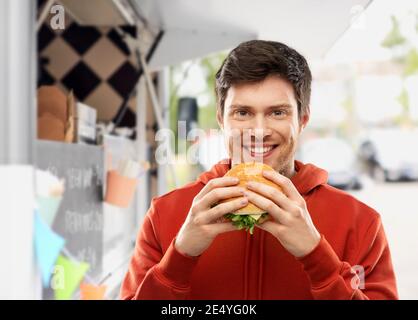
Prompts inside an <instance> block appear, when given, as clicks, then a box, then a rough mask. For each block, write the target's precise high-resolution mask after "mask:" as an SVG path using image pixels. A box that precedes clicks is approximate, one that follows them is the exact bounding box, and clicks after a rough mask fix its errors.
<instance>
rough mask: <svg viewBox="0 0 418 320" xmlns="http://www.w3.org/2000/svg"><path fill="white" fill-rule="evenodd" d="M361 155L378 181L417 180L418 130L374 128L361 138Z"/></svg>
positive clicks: (370, 172)
mask: <svg viewBox="0 0 418 320" xmlns="http://www.w3.org/2000/svg"><path fill="white" fill-rule="evenodd" d="M360 158H361V159H362V161H363V162H364V163H365V166H366V168H367V170H368V172H369V174H370V175H371V176H372V177H373V178H374V179H375V180H377V181H381V182H383V181H400V180H418V130H413V131H411V130H400V129H381V130H374V131H372V132H370V134H369V136H368V137H367V139H365V140H364V141H363V142H362V144H361V146H360Z"/></svg>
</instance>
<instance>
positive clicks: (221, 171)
mask: <svg viewBox="0 0 418 320" xmlns="http://www.w3.org/2000/svg"><path fill="white" fill-rule="evenodd" d="M230 168H231V159H230V158H228V159H223V160H221V161H219V162H218V163H217V164H215V165H214V166H213V167H212V168H211V169H210V170H209V171H206V172H203V173H202V174H201V175H200V176H199V178H198V180H199V181H201V182H202V183H203V184H207V183H208V182H209V180H212V179H214V178H219V177H223V176H224V175H225V173H227V172H228V170H229V169H230ZM295 171H296V173H295V175H294V176H293V177H292V178H291V179H290V180H291V181H292V182H293V184H294V185H295V187H296V189H297V190H298V191H299V193H300V194H301V195H306V194H307V193H309V192H310V191H311V190H313V189H315V188H316V187H317V186H319V185H321V184H326V183H327V180H328V173H327V172H326V171H325V170H324V169H321V168H318V167H317V166H315V165H313V164H311V163H308V164H304V163H302V162H300V161H298V160H295Z"/></svg>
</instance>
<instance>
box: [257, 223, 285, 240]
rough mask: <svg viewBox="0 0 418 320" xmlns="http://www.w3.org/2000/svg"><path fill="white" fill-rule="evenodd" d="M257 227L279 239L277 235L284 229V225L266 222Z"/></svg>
mask: <svg viewBox="0 0 418 320" xmlns="http://www.w3.org/2000/svg"><path fill="white" fill-rule="evenodd" d="M255 226H256V227H257V228H260V229H262V230H264V231H267V232H268V233H270V234H272V235H273V236H275V237H278V234H277V233H278V231H279V230H280V228H281V227H283V226H282V225H278V224H277V222H274V221H265V222H263V223H260V224H256V225H255Z"/></svg>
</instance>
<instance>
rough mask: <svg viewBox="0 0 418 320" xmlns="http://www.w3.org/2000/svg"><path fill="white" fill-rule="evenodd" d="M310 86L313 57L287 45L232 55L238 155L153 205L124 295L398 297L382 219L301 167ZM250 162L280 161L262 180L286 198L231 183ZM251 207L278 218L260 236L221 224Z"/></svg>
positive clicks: (223, 86) (221, 109)
mask: <svg viewBox="0 0 418 320" xmlns="http://www.w3.org/2000/svg"><path fill="white" fill-rule="evenodd" d="M311 80H312V79H311V73H310V70H309V67H308V64H307V62H306V60H305V59H304V58H303V56H301V55H300V54H299V53H298V52H296V51H295V50H293V49H291V48H289V47H288V46H286V45H284V44H282V43H278V42H271V41H261V40H254V41H249V42H245V43H242V44H241V45H239V46H238V47H237V48H235V49H234V50H232V51H231V53H230V54H229V55H228V57H227V58H226V59H225V61H224V63H223V65H222V66H221V68H220V70H219V71H218V73H217V75H216V95H217V100H218V106H217V108H218V109H217V119H218V123H219V125H220V127H221V128H222V130H223V132H224V136H225V139H226V142H227V145H228V146H229V155H230V158H229V159H226V160H224V161H221V162H219V163H218V164H216V165H215V166H214V167H213V168H212V169H211V170H210V171H208V172H205V173H203V174H201V175H200V177H199V178H198V180H197V181H195V182H193V183H190V184H188V185H186V186H184V187H182V188H179V189H176V190H174V191H172V192H170V193H167V194H165V195H163V196H161V197H157V198H154V199H153V201H152V205H151V208H150V209H149V211H148V213H147V215H146V217H145V220H144V223H143V225H142V227H141V230H140V232H139V234H138V238H137V243H136V247H135V251H134V255H133V257H132V260H131V263H130V266H129V270H128V272H127V274H126V277H125V279H124V282H123V284H122V289H121V298H122V299H397V290H396V281H395V276H394V272H393V267H392V262H391V255H390V251H389V247H388V243H387V240H386V236H385V233H384V230H383V226H382V223H381V219H380V216H379V214H378V213H377V212H376V211H374V210H373V209H372V208H370V207H368V206H367V205H365V204H363V203H362V202H360V201H358V200H356V199H355V198H353V197H352V196H350V195H348V194H346V193H344V192H342V191H340V190H337V189H335V188H333V187H331V186H329V185H327V172H326V171H324V170H322V169H320V168H317V167H315V166H314V165H312V164H303V163H301V162H299V161H297V160H295V152H296V147H297V144H298V140H299V136H300V134H301V132H302V131H303V129H304V127H305V126H306V125H307V124H308V121H309V115H310V110H309V101H310V91H311ZM249 161H257V162H264V163H265V164H267V165H269V166H271V167H272V168H273V169H274V170H273V171H271V172H268V171H265V172H263V175H264V177H265V178H266V179H268V180H270V181H272V182H273V183H275V184H277V185H278V186H279V187H280V188H281V190H282V191H283V192H278V191H277V189H276V188H273V187H271V186H268V185H266V184H260V183H249V184H247V186H246V188H242V187H239V186H238V182H239V181H238V180H237V179H234V178H232V177H225V176H224V175H225V174H226V172H227V171H228V170H230V169H231V167H233V166H234V165H236V164H238V163H241V162H249ZM229 198H235V199H234V200H233V201H228V202H222V203H220V204H219V202H220V201H222V200H224V199H229ZM249 202H250V203H253V204H255V205H256V206H258V207H259V208H261V209H263V210H265V211H266V212H268V214H269V216H270V219H269V220H267V221H265V222H262V223H261V224H259V225H257V227H258V228H256V229H255V230H254V234H252V235H251V234H249V233H247V232H245V231H242V230H237V228H236V227H235V226H234V225H233V224H232V223H231V222H230V221H226V220H225V219H223V217H224V215H225V214H228V213H230V212H234V211H235V210H238V209H239V208H242V207H245V206H246V205H247V204H248V203H249Z"/></svg>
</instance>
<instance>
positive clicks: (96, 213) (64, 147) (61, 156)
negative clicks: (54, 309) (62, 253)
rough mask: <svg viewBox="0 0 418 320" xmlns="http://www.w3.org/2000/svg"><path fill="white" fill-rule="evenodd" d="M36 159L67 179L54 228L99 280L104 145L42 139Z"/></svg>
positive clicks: (67, 246) (41, 167) (42, 165)
mask: <svg viewBox="0 0 418 320" xmlns="http://www.w3.org/2000/svg"><path fill="white" fill-rule="evenodd" d="M36 159H37V160H36V163H37V167H38V168H39V169H42V170H48V171H50V172H51V173H53V174H54V175H56V176H57V177H59V178H60V179H65V192H64V197H63V200H62V203H61V206H60V208H59V211H58V213H57V215H56V217H55V220H54V223H53V225H52V228H53V230H54V231H55V232H56V233H58V234H59V235H61V236H62V237H63V238H65V240H66V244H65V248H66V249H67V251H68V252H70V253H71V254H72V255H73V256H74V257H75V258H76V259H78V260H80V261H84V262H87V263H88V264H89V265H90V269H89V271H88V273H87V274H88V275H89V276H90V277H91V278H95V279H98V278H99V277H100V276H101V272H102V258H103V202H102V201H103V176H104V150H103V148H101V147H97V146H90V145H80V144H67V143H60V142H52V141H40V140H39V141H37V146H36ZM47 295H48V294H47Z"/></svg>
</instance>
